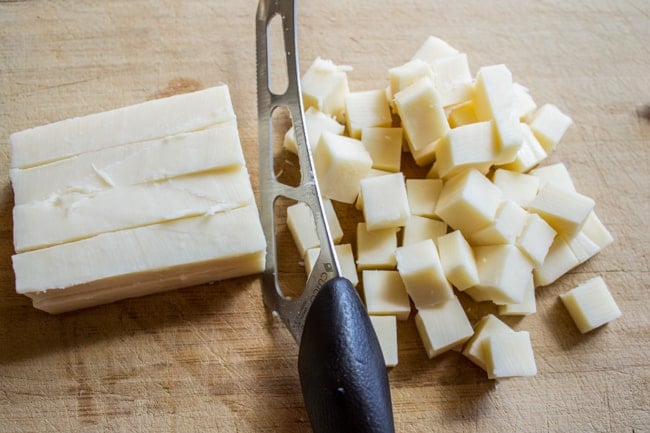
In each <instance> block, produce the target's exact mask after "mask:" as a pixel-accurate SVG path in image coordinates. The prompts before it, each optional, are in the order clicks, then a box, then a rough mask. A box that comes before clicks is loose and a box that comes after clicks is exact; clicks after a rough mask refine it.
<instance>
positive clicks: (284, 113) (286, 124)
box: [271, 107, 301, 186]
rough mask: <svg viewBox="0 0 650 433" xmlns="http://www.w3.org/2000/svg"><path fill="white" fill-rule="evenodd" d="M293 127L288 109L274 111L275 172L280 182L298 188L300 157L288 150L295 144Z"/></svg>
mask: <svg viewBox="0 0 650 433" xmlns="http://www.w3.org/2000/svg"><path fill="white" fill-rule="evenodd" d="M292 126H293V121H292V119H291V113H290V112H289V109H288V108H287V107H277V108H276V109H275V110H273V113H272V115H271V139H272V141H273V172H274V174H275V178H276V180H277V181H278V182H280V183H283V184H285V185H288V186H298V185H300V179H301V176H300V162H299V160H298V156H297V155H296V154H295V153H293V152H292V151H291V150H289V149H288V148H287V147H289V148H291V146H292V144H291V143H295V141H292V138H291V137H292V136H293V129H291V127H292ZM287 134H288V137H287ZM293 148H295V146H294V147H293Z"/></svg>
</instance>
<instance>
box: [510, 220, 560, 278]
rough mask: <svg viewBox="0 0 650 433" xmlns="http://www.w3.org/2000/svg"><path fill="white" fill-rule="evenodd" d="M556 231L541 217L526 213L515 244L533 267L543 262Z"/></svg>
mask: <svg viewBox="0 0 650 433" xmlns="http://www.w3.org/2000/svg"><path fill="white" fill-rule="evenodd" d="M555 235H556V232H555V230H553V227H551V226H550V225H548V223H547V222H546V221H544V219H543V218H542V217H540V216H539V215H537V214H528V215H527V216H526V222H525V225H524V228H523V229H522V231H521V233H520V234H519V237H517V240H516V242H515V244H516V245H517V246H518V247H519V249H520V250H521V251H522V252H523V253H524V254H526V256H527V257H528V259H530V261H531V262H532V263H533V265H534V266H535V267H539V266H541V265H542V264H543V263H544V259H545V258H546V254H548V251H549V249H550V248H551V245H552V244H553V239H555Z"/></svg>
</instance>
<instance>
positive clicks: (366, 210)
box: [361, 173, 411, 230]
mask: <svg viewBox="0 0 650 433" xmlns="http://www.w3.org/2000/svg"><path fill="white" fill-rule="evenodd" d="M361 194H362V196H363V216H364V219H365V221H366V226H367V227H368V230H380V229H387V228H396V227H402V226H404V225H406V222H407V221H408V217H409V215H410V213H411V211H410V209H409V203H408V198H407V197H406V186H405V183H404V175H403V174H402V173H391V174H387V175H384V176H376V177H367V178H365V179H361Z"/></svg>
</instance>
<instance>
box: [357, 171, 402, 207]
mask: <svg viewBox="0 0 650 433" xmlns="http://www.w3.org/2000/svg"><path fill="white" fill-rule="evenodd" d="M391 173H393V172H391V171H386V170H377V169H376V168H371V169H370V171H369V172H368V174H367V175H366V177H378V176H384V175H387V174H391ZM354 207H355V209H357V210H360V211H363V194H361V188H359V195H358V196H357V199H356V201H355V202H354Z"/></svg>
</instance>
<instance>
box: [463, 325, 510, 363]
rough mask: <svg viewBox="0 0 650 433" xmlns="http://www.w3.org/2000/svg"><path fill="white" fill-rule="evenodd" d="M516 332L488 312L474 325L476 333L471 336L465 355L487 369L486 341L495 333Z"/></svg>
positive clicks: (464, 349) (464, 351) (465, 348)
mask: <svg viewBox="0 0 650 433" xmlns="http://www.w3.org/2000/svg"><path fill="white" fill-rule="evenodd" d="M512 332H515V331H513V330H512V328H510V327H509V326H508V325H506V324H505V323H503V322H502V321H501V320H499V319H498V318H497V317H496V316H494V315H493V314H487V315H485V316H483V317H481V319H480V320H479V321H478V322H477V323H476V325H474V335H472V338H470V339H469V340H468V341H467V343H466V344H465V347H463V352H462V353H463V355H465V356H466V357H467V359H469V360H470V361H472V362H473V363H474V364H476V365H478V366H479V367H481V368H482V369H483V370H487V356H486V353H485V345H484V343H485V341H486V340H487V339H488V338H489V337H491V336H492V335H495V334H504V333H512Z"/></svg>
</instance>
